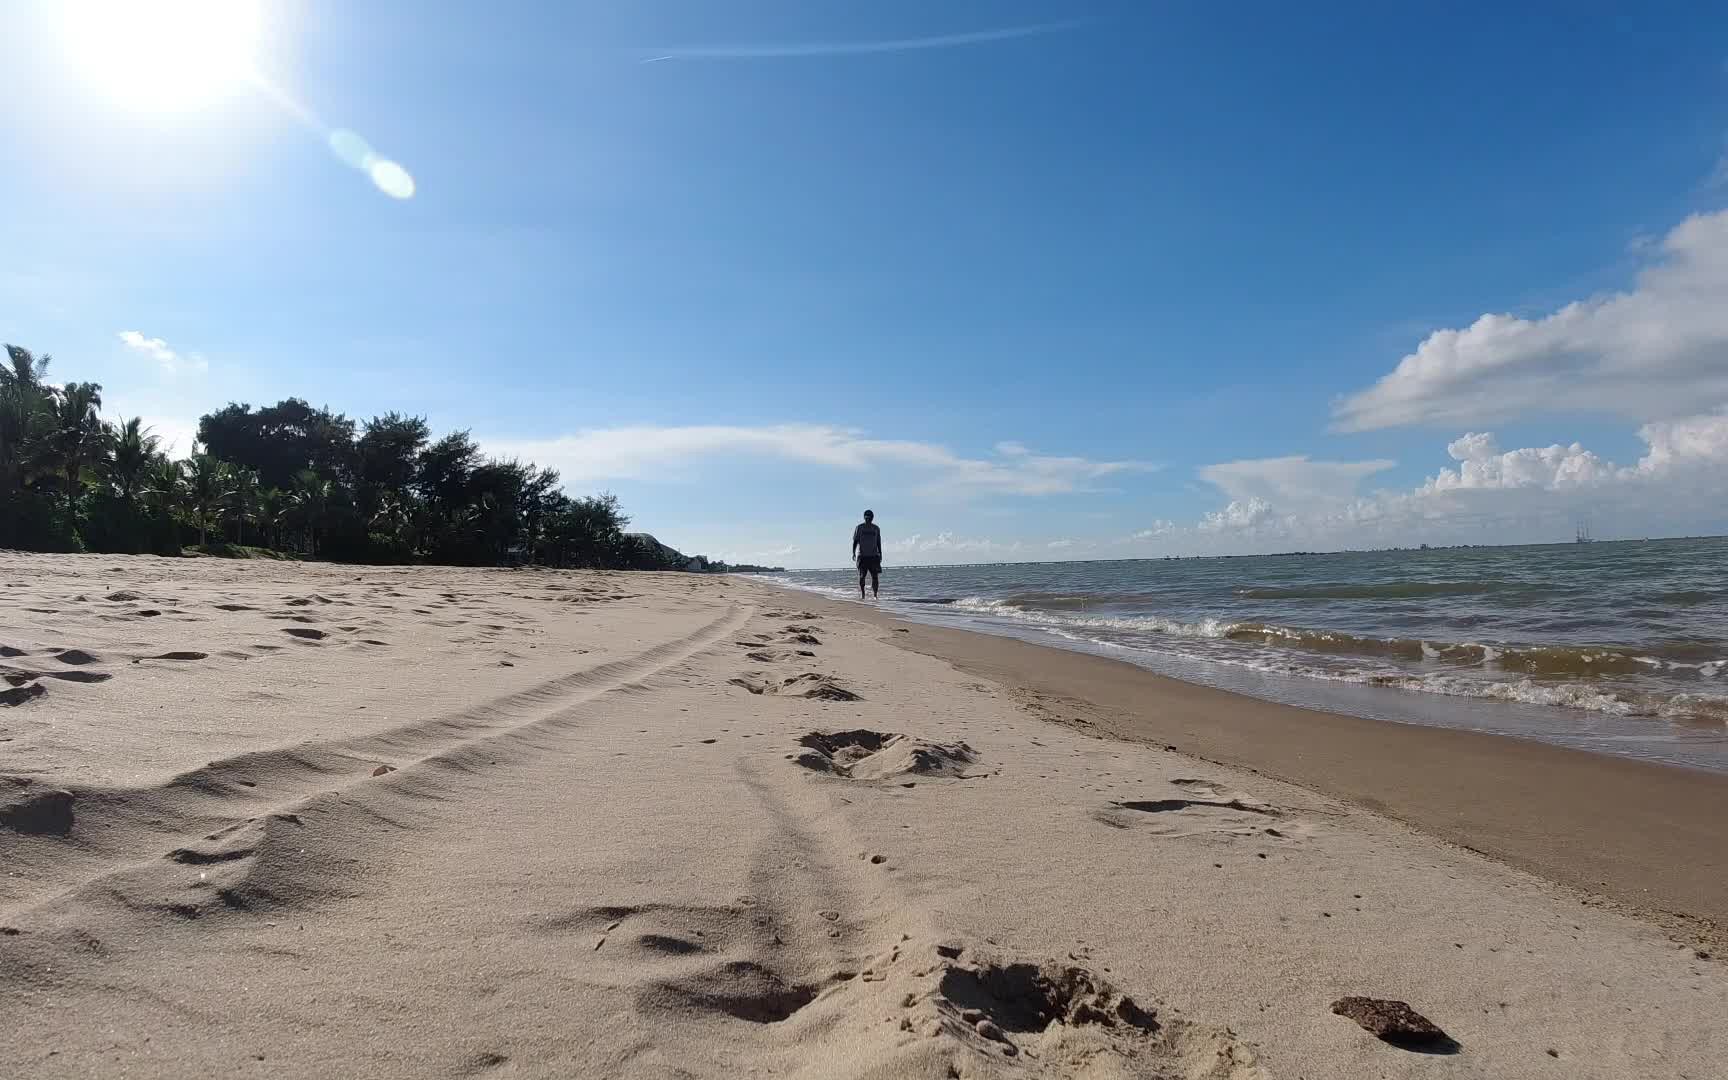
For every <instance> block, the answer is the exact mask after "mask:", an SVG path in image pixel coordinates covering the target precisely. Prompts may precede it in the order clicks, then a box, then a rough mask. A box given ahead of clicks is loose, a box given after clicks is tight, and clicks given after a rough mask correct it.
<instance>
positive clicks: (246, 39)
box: [60, 0, 264, 111]
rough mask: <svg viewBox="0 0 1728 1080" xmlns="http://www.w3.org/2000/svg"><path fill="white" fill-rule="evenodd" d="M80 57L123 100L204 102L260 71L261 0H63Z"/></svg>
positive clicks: (72, 50)
mask: <svg viewBox="0 0 1728 1080" xmlns="http://www.w3.org/2000/svg"><path fill="white" fill-rule="evenodd" d="M60 3H61V4H62V7H61V16H62V19H63V26H64V32H65V37H66V49H67V53H68V56H69V58H70V60H71V62H72V63H73V65H74V66H76V67H77V68H78V69H79V70H80V71H81V72H82V73H83V74H84V75H85V77H86V78H88V79H89V80H90V81H91V82H92V83H94V84H95V85H96V86H97V87H98V88H99V89H101V90H102V91H103V93H105V94H106V95H108V96H110V97H112V98H113V99H114V100H115V101H116V102H117V103H119V104H121V105H124V106H126V107H129V108H134V109H140V110H146V111H165V110H179V109H191V108H197V107H199V106H202V105H208V104H211V103H213V102H216V101H219V100H221V99H223V98H225V97H228V96H230V95H233V94H235V93H238V92H240V91H243V90H245V89H247V88H248V87H249V86H250V85H251V84H252V83H253V81H254V80H255V79H256V78H257V63H258V50H259V46H260V43H261V39H262V37H263V21H264V20H263V15H262V11H261V10H260V5H259V3H258V0H60Z"/></svg>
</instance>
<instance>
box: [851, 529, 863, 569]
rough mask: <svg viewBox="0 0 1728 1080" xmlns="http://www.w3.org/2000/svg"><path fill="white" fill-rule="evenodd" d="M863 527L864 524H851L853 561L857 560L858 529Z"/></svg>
mask: <svg viewBox="0 0 1728 1080" xmlns="http://www.w3.org/2000/svg"><path fill="white" fill-rule="evenodd" d="M863 527H864V526H862V525H854V526H852V561H853V562H857V561H858V531H859V530H860V529H862V528H863Z"/></svg>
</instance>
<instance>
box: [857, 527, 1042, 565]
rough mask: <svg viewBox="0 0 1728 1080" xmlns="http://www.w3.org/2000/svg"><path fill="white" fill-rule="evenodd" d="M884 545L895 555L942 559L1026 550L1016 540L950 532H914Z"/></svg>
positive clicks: (1013, 552) (986, 555)
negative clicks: (926, 556) (930, 534)
mask: <svg viewBox="0 0 1728 1080" xmlns="http://www.w3.org/2000/svg"><path fill="white" fill-rule="evenodd" d="M884 546H885V547H886V548H887V549H888V551H889V553H891V554H895V555H935V556H938V557H943V558H944V559H945V557H946V556H950V555H967V556H970V557H973V558H980V557H992V556H1005V555H1013V554H1016V553H1018V552H1021V551H1024V550H1026V545H1025V544H1023V543H1021V542H1020V541H1018V540H1012V541H1008V542H1006V543H1004V542H1000V541H996V540H985V539H979V538H970V537H961V536H955V535H954V534H953V533H951V532H941V533H937V534H936V535H934V536H924V535H922V534H919V533H914V534H912V535H911V536H907V537H903V538H902V539H899V540H894V541H890V542H889V543H887V544H885V545H884Z"/></svg>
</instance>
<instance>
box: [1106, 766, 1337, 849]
mask: <svg viewBox="0 0 1728 1080" xmlns="http://www.w3.org/2000/svg"><path fill="white" fill-rule="evenodd" d="M1171 784H1172V785H1173V786H1175V787H1176V788H1177V789H1178V790H1180V791H1181V792H1182V795H1181V796H1179V797H1175V798H1168V799H1132V800H1125V801H1121V802H1113V803H1111V804H1110V805H1109V806H1108V807H1106V808H1105V809H1103V810H1100V811H1098V812H1097V813H1096V814H1094V815H1093V817H1094V818H1095V819H1096V820H1097V821H1099V822H1100V823H1102V824H1105V825H1109V826H1110V827H1112V828H1116V829H1138V830H1142V831H1149V832H1152V833H1154V834H1155V835H1159V836H1172V837H1182V836H1231V837H1249V836H1268V837H1271V838H1273V839H1279V840H1284V839H1291V838H1302V837H1305V836H1306V835H1308V833H1309V832H1310V831H1311V829H1310V828H1309V826H1308V825H1306V824H1305V823H1303V822H1299V821H1293V820H1290V819H1288V818H1287V817H1286V816H1285V813H1284V811H1282V810H1280V809H1279V808H1277V807H1275V806H1270V805H1268V804H1266V803H1263V802H1261V801H1260V800H1258V799H1255V798H1253V797H1252V796H1249V795H1245V794H1242V793H1241V792H1231V791H1227V790H1225V789H1224V788H1223V787H1222V786H1221V785H1219V784H1216V783H1214V782H1212V781H1210V780H1194V779H1178V780H1172V781H1171Z"/></svg>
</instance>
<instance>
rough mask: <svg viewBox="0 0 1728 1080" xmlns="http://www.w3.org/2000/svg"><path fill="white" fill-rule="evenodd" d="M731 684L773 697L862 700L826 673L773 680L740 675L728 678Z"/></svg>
mask: <svg viewBox="0 0 1728 1080" xmlns="http://www.w3.org/2000/svg"><path fill="white" fill-rule="evenodd" d="M727 681H728V682H729V683H731V684H732V685H733V686H741V687H743V688H744V689H746V690H748V691H750V692H751V693H752V694H767V695H771V696H773V697H801V698H814V699H816V700H819V701H863V700H864V697H863V695H862V694H858V693H855V692H853V691H851V690H848V689H846V688H845V687H844V686H841V685H840V684H839V683H837V682H835V681H834V680H833V679H830V678H828V677H827V676H826V675H817V674H815V673H813V672H812V673H807V674H804V675H794V676H792V677H791V678H789V679H781V680H780V681H778V682H775V681H773V680H764V679H753V678H749V677H740V678H736V679H728V680H727Z"/></svg>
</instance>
